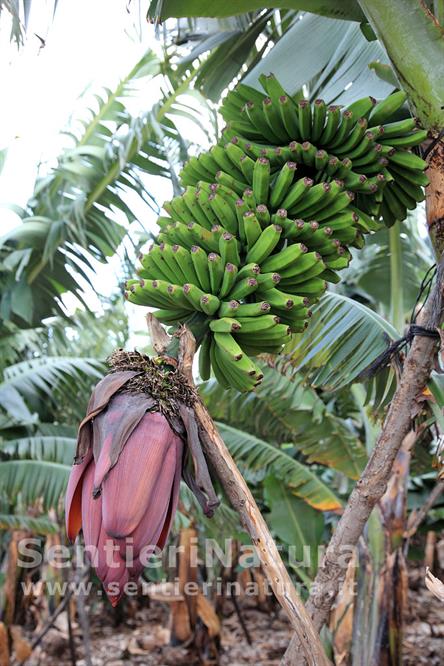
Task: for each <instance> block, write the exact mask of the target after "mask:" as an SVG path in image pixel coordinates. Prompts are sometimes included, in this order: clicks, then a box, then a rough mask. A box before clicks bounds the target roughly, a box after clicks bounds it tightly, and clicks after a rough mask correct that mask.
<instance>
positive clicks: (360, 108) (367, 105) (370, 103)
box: [346, 97, 376, 118]
mask: <svg viewBox="0 0 444 666" xmlns="http://www.w3.org/2000/svg"><path fill="white" fill-rule="evenodd" d="M375 104H376V100H375V98H374V97H362V98H361V99H358V100H356V102H353V103H352V104H349V105H348V106H347V109H346V110H347V111H350V112H351V113H352V114H353V115H354V117H355V118H368V116H369V115H370V113H371V111H372V109H373V108H374V107H375Z"/></svg>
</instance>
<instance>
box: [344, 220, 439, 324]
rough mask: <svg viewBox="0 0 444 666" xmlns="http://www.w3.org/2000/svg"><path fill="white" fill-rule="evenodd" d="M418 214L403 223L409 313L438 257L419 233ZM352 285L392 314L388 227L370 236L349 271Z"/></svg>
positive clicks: (404, 282) (404, 280) (380, 309)
mask: <svg viewBox="0 0 444 666" xmlns="http://www.w3.org/2000/svg"><path fill="white" fill-rule="evenodd" d="M418 227H419V225H418V219H417V216H416V214H412V215H409V217H408V218H407V219H406V220H405V221H404V222H403V226H402V231H401V233H400V239H401V253H402V257H401V263H402V269H401V270H402V279H401V283H402V292H403V293H402V297H403V299H402V300H403V303H404V306H405V310H406V314H407V313H408V312H410V311H411V309H412V308H413V307H414V305H415V302H416V299H417V297H418V293H419V289H420V286H421V281H422V279H423V277H424V275H425V273H426V272H427V270H428V269H429V268H430V266H432V264H434V262H435V257H434V255H433V250H432V248H431V245H430V241H429V240H428V239H424V238H422V237H421V235H420V234H419V229H418ZM346 281H347V285H348V286H349V287H352V288H355V289H356V290H358V293H359V294H360V295H361V294H362V295H363V296H364V295H365V296H366V297H367V298H368V300H369V301H370V302H371V304H372V306H373V308H374V309H376V310H378V312H382V313H384V314H387V315H389V313H390V300H391V297H390V289H387V285H388V284H390V245H389V232H388V230H387V229H381V230H380V231H378V232H376V233H375V234H372V235H371V236H369V237H367V239H366V244H365V247H364V248H363V249H362V250H359V252H356V256H354V257H353V261H352V262H351V264H350V267H349V268H348V269H347V272H346Z"/></svg>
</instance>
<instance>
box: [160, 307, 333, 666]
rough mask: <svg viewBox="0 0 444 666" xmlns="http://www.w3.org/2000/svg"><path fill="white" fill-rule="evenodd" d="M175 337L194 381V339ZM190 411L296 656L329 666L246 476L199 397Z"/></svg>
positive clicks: (164, 344) (164, 343)
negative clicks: (281, 612) (290, 634)
mask: <svg viewBox="0 0 444 666" xmlns="http://www.w3.org/2000/svg"><path fill="white" fill-rule="evenodd" d="M147 322H148V328H149V330H150V335H151V341H152V344H153V347H154V349H155V350H156V351H157V353H162V349H163V350H164V351H166V350H167V349H168V346H169V339H168V336H167V334H166V333H165V331H164V330H163V329H162V327H161V325H160V324H159V322H158V321H157V319H156V318H155V317H154V316H153V315H150V314H149V315H148V316H147ZM177 335H178V338H179V345H180V349H179V354H178V359H179V369H180V370H181V372H182V374H183V375H184V376H185V377H186V378H187V379H188V382H189V383H190V384H192V385H193V376H192V366H193V359H194V354H195V351H196V341H195V339H194V336H193V334H192V333H191V331H189V330H188V329H187V328H186V327H185V326H183V327H182V329H180V331H178V333H177ZM194 412H195V416H196V420H197V423H198V426H199V436H200V440H201V443H202V448H203V450H204V452H205V456H206V458H207V460H208V461H209V463H210V464H211V467H212V469H213V470H214V471H215V473H216V474H217V476H218V478H219V480H220V482H221V484H222V486H223V489H224V491H225V493H226V495H227V497H228V499H229V500H230V502H231V504H232V506H233V508H234V509H235V510H236V511H237V513H238V515H239V518H240V521H241V523H242V524H243V526H244V527H245V529H246V530H247V532H248V533H249V535H250V537H251V540H252V543H253V545H254V546H255V548H256V553H257V556H258V558H259V560H260V562H261V565H262V568H263V571H264V573H265V575H266V576H267V579H268V582H269V583H270V586H271V588H272V590H273V592H274V594H275V596H276V599H277V600H278V602H279V603H280V605H281V606H282V608H283V610H284V611H285V613H286V614H287V617H288V619H289V620H290V622H291V625H292V627H293V629H294V631H295V634H296V636H297V639H298V642H299V645H300V654H301V656H302V657H303V658H304V660H305V663H307V664H308V666H328V665H329V664H330V661H329V660H328V658H327V656H326V654H325V651H324V648H323V646H322V643H321V640H320V637H319V633H318V632H317V631H316V629H315V628H314V626H313V622H312V620H311V618H310V616H309V614H308V613H307V611H306V609H305V606H304V603H303V601H302V599H301V598H300V597H299V595H298V593H297V591H296V588H295V587H294V585H293V582H292V580H291V578H290V575H289V573H288V571H287V569H286V568H285V565H284V563H283V561H282V559H281V556H280V554H279V551H278V548H277V546H276V543H275V541H274V539H273V537H272V535H271V533H270V531H269V529H268V526H267V523H266V522H265V520H264V518H263V517H262V514H261V512H260V510H259V507H258V506H257V504H256V502H255V500H254V497H253V495H252V494H251V492H250V489H249V488H248V485H247V483H246V482H245V479H244V478H243V476H242V474H241V473H240V472H239V470H238V468H237V465H236V463H235V462H234V460H233V458H232V457H231V454H230V452H229V451H228V449H227V447H226V445H225V443H224V441H223V439H222V437H221V436H220V434H219V432H218V430H217V428H216V425H215V423H214V421H213V419H212V418H211V416H210V414H209V412H208V410H207V409H206V407H205V406H204V404H203V403H202V402H201V401H200V400H198V401H197V402H196V404H195V405H194ZM294 663H296V662H294Z"/></svg>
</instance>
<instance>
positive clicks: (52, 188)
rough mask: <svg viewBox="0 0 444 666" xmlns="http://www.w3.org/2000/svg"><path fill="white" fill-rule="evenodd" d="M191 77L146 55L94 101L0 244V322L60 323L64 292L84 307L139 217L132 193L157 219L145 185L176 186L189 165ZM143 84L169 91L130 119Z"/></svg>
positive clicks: (195, 116) (194, 115)
mask: <svg viewBox="0 0 444 666" xmlns="http://www.w3.org/2000/svg"><path fill="white" fill-rule="evenodd" d="M194 74H195V73H194V71H193V70H191V73H190V72H189V71H187V72H186V73H185V74H181V73H179V71H178V70H177V69H176V70H174V69H172V67H171V66H170V64H169V62H165V63H163V64H162V65H161V63H160V62H159V60H158V58H157V57H156V56H155V55H154V54H153V53H152V52H151V51H148V52H147V53H146V54H145V55H144V56H143V58H142V59H141V60H140V61H139V62H138V63H137V64H136V65H135V66H134V67H133V68H132V70H131V71H130V72H129V74H128V75H127V76H126V77H125V78H124V79H123V80H122V81H120V83H119V84H118V85H117V87H116V88H115V89H114V90H110V89H108V88H106V89H104V90H103V91H102V93H101V94H99V95H96V96H95V106H91V108H90V110H89V112H90V117H89V119H88V121H86V122H84V123H82V131H81V132H80V133H75V132H74V133H70V137H71V140H72V141H73V143H74V145H73V146H72V148H69V149H66V150H65V151H64V152H63V153H62V154H61V155H60V157H59V159H58V163H57V166H56V167H55V168H54V169H53V170H52V171H51V172H50V173H49V174H48V175H47V176H45V177H43V178H40V179H39V180H38V181H37V183H36V186H35V191H34V194H33V197H32V198H31V200H30V201H29V202H28V206H27V208H26V210H25V211H24V213H23V218H22V220H23V223H22V224H21V225H20V226H18V227H16V228H14V229H13V230H12V231H11V232H10V233H8V234H7V235H6V236H5V237H4V238H3V239H2V240H1V242H0V258H1V259H2V260H3V264H2V268H1V270H0V284H1V287H2V294H1V296H2V298H1V306H2V318H3V319H6V320H7V319H11V320H12V321H14V322H16V323H18V324H19V325H20V326H21V327H26V326H28V327H29V326H35V325H38V324H39V323H40V321H41V320H42V319H43V318H45V317H48V316H51V315H54V314H62V315H63V312H64V309H63V304H62V301H61V295H62V294H63V293H64V292H66V291H69V292H71V293H73V294H74V295H76V296H77V297H78V298H79V300H80V301H81V302H83V301H82V290H83V289H84V287H85V286H87V285H90V286H91V283H92V280H93V276H94V266H95V262H96V261H99V262H106V261H107V260H108V258H109V257H111V256H112V255H113V254H115V253H116V252H117V250H118V248H119V247H120V246H121V243H122V240H123V239H124V237H125V236H126V234H127V233H128V229H129V226H130V225H131V223H132V222H134V221H136V219H137V216H136V213H135V212H134V210H133V209H132V207H131V206H132V204H131V205H130V203H129V202H130V201H134V193H135V195H136V197H139V199H141V200H142V202H144V205H146V206H148V207H150V208H151V209H152V210H153V211H154V212H155V213H157V212H158V210H159V209H158V204H157V203H156V200H155V196H154V195H153V194H152V193H151V192H150V191H149V189H147V187H146V185H145V183H144V179H145V178H146V177H147V176H163V177H166V178H174V177H175V168H177V166H178V164H179V163H180V162H181V161H183V160H184V159H186V156H187V148H188V145H189V142H185V141H184V139H183V138H182V133H181V131H180V130H179V129H178V126H176V119H180V118H182V117H183V115H184V114H186V115H187V118H188V120H190V119H191V121H193V122H195V123H196V124H199V125H201V122H200V119H199V116H200V115H201V114H198V113H195V112H194V113H193V112H192V110H191V111H190V108H189V107H188V106H187V103H186V100H185V99H184V95H185V94H186V93H187V92H188V91H189V90H190V82H191V80H192V78H193V77H194ZM142 77H143V81H144V83H145V85H146V78H147V77H148V80H149V81H150V82H151V84H152V85H157V83H159V84H160V83H161V82H163V84H164V87H165V89H166V92H162V93H161V99H160V101H159V102H158V103H156V104H155V105H154V106H153V107H152V108H150V109H149V110H144V111H143V112H142V113H140V115H138V116H132V115H131V114H130V112H129V110H128V106H127V104H126V98H127V97H128V96H129V95H132V94H133V92H134V87H135V86H136V85H137V86H140V82H139V80H140V79H141V78H142ZM129 192H131V194H132V198H131V197H130V196H129V194H128V193H129ZM122 221H123V222H124V223H123V224H122ZM83 304H84V306H85V307H87V306H86V303H83Z"/></svg>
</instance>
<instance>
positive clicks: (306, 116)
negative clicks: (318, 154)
mask: <svg viewBox="0 0 444 666" xmlns="http://www.w3.org/2000/svg"><path fill="white" fill-rule="evenodd" d="M298 125H299V132H300V135H301V138H302V139H303V140H304V141H309V140H310V139H311V105H310V102H309V101H308V100H306V99H301V100H299V102H298Z"/></svg>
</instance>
